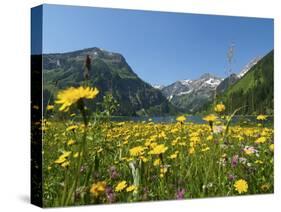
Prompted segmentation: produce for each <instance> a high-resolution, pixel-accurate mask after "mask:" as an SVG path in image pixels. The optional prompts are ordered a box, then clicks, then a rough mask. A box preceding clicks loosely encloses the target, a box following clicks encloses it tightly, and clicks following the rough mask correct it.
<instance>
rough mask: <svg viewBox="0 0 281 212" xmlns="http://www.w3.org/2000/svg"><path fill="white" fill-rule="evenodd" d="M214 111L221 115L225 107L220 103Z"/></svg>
mask: <svg viewBox="0 0 281 212" xmlns="http://www.w3.org/2000/svg"><path fill="white" fill-rule="evenodd" d="M214 110H215V112H217V113H221V112H223V111H225V106H224V104H222V103H219V104H217V105H216V106H215V108H214Z"/></svg>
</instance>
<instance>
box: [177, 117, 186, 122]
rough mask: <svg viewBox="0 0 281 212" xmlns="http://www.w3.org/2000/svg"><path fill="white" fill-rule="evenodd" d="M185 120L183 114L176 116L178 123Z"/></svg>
mask: <svg viewBox="0 0 281 212" xmlns="http://www.w3.org/2000/svg"><path fill="white" fill-rule="evenodd" d="M185 120H186V117H185V116H179V117H177V121H178V122H180V123H184V122H185Z"/></svg>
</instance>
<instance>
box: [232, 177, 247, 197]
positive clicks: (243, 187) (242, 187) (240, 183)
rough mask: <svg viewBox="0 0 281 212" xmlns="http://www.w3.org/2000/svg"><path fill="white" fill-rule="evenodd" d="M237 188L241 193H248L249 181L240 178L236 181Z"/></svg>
mask: <svg viewBox="0 0 281 212" xmlns="http://www.w3.org/2000/svg"><path fill="white" fill-rule="evenodd" d="M234 187H235V190H236V191H237V192H238V193H239V194H242V193H246V192H247V191H248V183H247V181H245V180H243V179H240V180H237V181H236V182H235V183H234Z"/></svg>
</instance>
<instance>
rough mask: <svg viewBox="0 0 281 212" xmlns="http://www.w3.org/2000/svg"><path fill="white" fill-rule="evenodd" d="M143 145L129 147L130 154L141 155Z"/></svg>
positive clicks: (143, 148)
mask: <svg viewBox="0 0 281 212" xmlns="http://www.w3.org/2000/svg"><path fill="white" fill-rule="evenodd" d="M144 150H145V147H143V146H136V147H134V148H131V149H130V155H131V156H133V157H137V156H141V155H143V154H144Z"/></svg>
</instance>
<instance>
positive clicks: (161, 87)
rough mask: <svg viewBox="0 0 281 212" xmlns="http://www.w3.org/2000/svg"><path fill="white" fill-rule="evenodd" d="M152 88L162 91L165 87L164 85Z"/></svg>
mask: <svg viewBox="0 0 281 212" xmlns="http://www.w3.org/2000/svg"><path fill="white" fill-rule="evenodd" d="M152 87H153V88H155V89H158V90H162V89H163V88H164V87H165V86H164V85H152Z"/></svg>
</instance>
